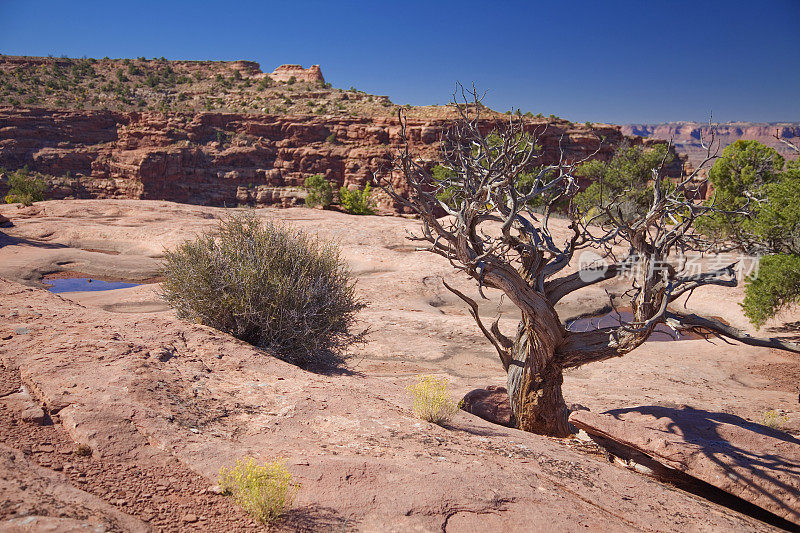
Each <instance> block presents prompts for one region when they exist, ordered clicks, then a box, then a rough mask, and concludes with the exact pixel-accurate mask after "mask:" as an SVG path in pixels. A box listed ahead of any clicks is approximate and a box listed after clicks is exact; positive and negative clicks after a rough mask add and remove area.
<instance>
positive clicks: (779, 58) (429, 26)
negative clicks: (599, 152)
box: [0, 0, 800, 123]
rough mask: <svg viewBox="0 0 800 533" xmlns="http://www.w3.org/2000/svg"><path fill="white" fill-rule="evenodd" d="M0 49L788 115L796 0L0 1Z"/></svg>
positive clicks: (618, 116) (594, 111)
mask: <svg viewBox="0 0 800 533" xmlns="http://www.w3.org/2000/svg"><path fill="white" fill-rule="evenodd" d="M0 53H3V54H11V55H48V54H52V55H55V56H60V55H67V56H70V57H82V56H87V57H103V56H109V57H138V56H146V57H160V56H164V57H166V58H168V59H212V60H233V59H252V60H255V61H258V62H259V63H260V64H261V67H262V69H263V70H272V69H273V68H274V67H275V66H277V65H279V64H282V63H300V64H302V65H304V66H308V65H310V64H315V63H318V64H320V65H321V67H322V71H323V74H324V75H325V77H326V79H327V80H328V81H330V82H331V83H333V85H334V86H335V87H343V88H348V87H350V86H354V87H356V88H358V89H362V90H365V91H367V92H370V93H373V94H386V95H389V96H390V97H391V98H392V100H393V101H394V102H396V103H399V104H406V103H410V104H414V105H423V104H431V103H440V104H442V103H446V102H447V101H448V100H449V99H450V95H451V93H452V92H453V87H454V84H455V82H456V81H461V82H463V83H468V84H471V83H475V84H476V85H477V86H478V87H479V88H480V89H483V90H487V91H488V94H487V97H486V103H487V104H488V105H490V106H491V107H493V108H495V109H498V110H501V111H504V110H507V109H516V108H520V109H522V110H523V111H532V112H534V113H539V112H541V113H544V114H545V115H548V114H550V113H554V114H556V115H559V116H562V117H565V118H568V119H571V120H574V121H580V122H584V121H593V122H614V123H627V122H662V121H675V120H696V121H705V120H707V119H708V116H709V113H711V112H713V115H714V119H715V120H719V121H731V120H744V121H800V0H763V1H761V2H754V1H752V0H749V1H747V2H742V1H738V0H724V1H723V0H708V1H705V2H697V1H696V0H695V1H691V2H690V1H683V0H675V1H667V0H640V1H615V0H605V1H600V0H595V1H588V0H586V1H584V0H572V1H567V0H562V1H558V0H550V1H547V2H538V1H529V2H511V1H502V0H495V1H482V2H472V1H461V2H449V1H448V2H444V1H442V2H434V1H427V2H425V1H414V0H409V1H404V2H398V1H395V2H382V1H371V2H368V1H364V2H355V1H353V2H348V1H339V2H334V1H327V2H324V1H314V2H311V1H309V2H302V1H296V2H268V1H262V2H255V1H253V2H250V1H242V2H235V1H228V2H202V1H200V0H197V1H193V2H184V1H174V2H170V1H168V0H163V1H161V2H149V1H142V2H116V1H113V0H107V1H104V2H80V1H72V2H65V1H63V0H62V1H37V2H31V1H11V0H0Z"/></svg>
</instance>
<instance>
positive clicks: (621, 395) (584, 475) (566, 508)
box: [0, 200, 800, 531]
mask: <svg viewBox="0 0 800 533" xmlns="http://www.w3.org/2000/svg"><path fill="white" fill-rule="evenodd" d="M228 213H230V210H225V209H221V208H212V207H200V206H191V205H180V204H174V203H170V202H163V201H147V200H144V201H133V200H73V201H48V202H41V203H37V204H35V205H34V206H32V207H30V208H25V209H18V208H17V207H16V206H13V205H8V206H0V214H2V215H4V216H7V217H8V218H9V219H11V221H12V222H13V223H14V226H13V227H10V228H7V229H3V230H2V231H3V233H4V234H5V235H0V239H2V241H0V277H2V279H0V372H2V377H3V379H2V380H0V424H2V426H0V468H2V471H3V476H0V501H4V502H7V503H5V504H4V506H3V507H0V529H4V530H8V529H11V530H14V528H18V527H22V525H23V524H22V522H21V520H27V522H26V523H27V524H29V526H27V527H40V528H44V527H51V528H54V529H67V528H69V527H74V528H78V527H106V528H110V529H124V530H133V531H136V530H144V528H146V527H148V525H149V526H150V527H156V528H164V529H171V530H182V531H183V530H197V531H202V530H225V531H238V530H249V529H252V528H254V527H255V526H254V524H252V522H249V521H248V519H247V517H246V516H243V515H242V513H241V512H239V511H237V509H236V508H235V506H234V505H233V504H232V502H230V500H227V499H225V498H224V497H222V496H219V495H217V494H215V493H214V492H213V491H211V490H207V488H208V487H210V486H211V485H213V484H214V483H215V479H216V474H217V471H218V469H219V467H220V466H223V465H229V464H231V463H232V462H233V461H234V460H235V459H237V458H240V457H243V456H245V455H254V456H256V457H258V458H260V459H268V458H271V457H275V456H283V457H286V458H287V460H288V463H287V464H288V467H289V469H290V470H291V472H292V473H293V475H294V476H295V477H296V479H297V480H299V481H300V482H302V488H301V490H300V492H299V493H298V497H297V501H296V502H295V506H294V509H293V511H292V512H291V513H290V514H289V516H288V517H287V521H286V522H285V523H284V524H283V527H284V528H286V529H295V530H296V529H306V530H326V529H345V530H347V529H357V530H364V531H387V530H389V531H392V530H394V531H408V530H419V531H443V530H444V531H474V530H477V529H481V530H484V529H493V528H498V529H505V530H526V531H530V530H534V531H536V530H540V531H553V530H559V531H561V530H564V531H575V530H586V529H589V530H615V531H622V530H625V531H628V530H630V531H634V530H648V531H674V530H705V531H768V530H772V527H771V526H768V525H766V524H764V523H763V522H759V521H757V520H755V519H753V518H750V517H748V516H744V515H742V514H739V513H737V512H735V511H733V510H730V509H727V508H725V507H721V506H719V505H716V504H714V503H711V502H709V501H707V500H704V499H702V498H699V497H697V496H694V495H691V494H688V493H685V492H683V491H681V490H678V489H676V488H674V487H672V486H670V485H664V484H662V483H660V482H657V481H654V480H652V479H649V478H648V477H645V476H643V475H641V474H639V473H636V472H633V471H630V470H627V469H624V468H620V467H618V466H615V465H613V464H611V463H609V462H608V461H607V460H606V459H605V458H604V457H602V455H596V448H593V447H591V446H589V445H588V444H587V443H586V442H585V441H582V440H575V439H567V440H562V441H559V440H555V439H549V438H544V437H540V436H537V435H532V434H526V433H523V432H520V431H517V430H514V429H510V428H505V427H502V426H497V425H493V424H490V423H488V422H486V421H483V420H481V419H479V418H477V417H475V416H473V415H471V414H468V413H465V412H460V413H458V414H457V415H456V417H455V418H454V420H453V423H452V425H451V426H450V427H448V428H442V427H439V426H434V425H431V424H428V423H425V422H422V421H419V420H416V419H414V418H413V416H412V414H411V412H410V408H409V399H408V397H407V395H406V392H405V387H406V386H407V385H408V384H410V383H411V382H413V380H414V379H415V377H416V376H417V375H418V374H421V373H437V374H439V375H445V376H448V377H449V378H450V379H451V381H452V386H453V389H454V391H453V392H454V394H456V395H462V394H464V393H466V392H468V391H469V390H472V389H475V388H476V387H478V386H484V385H495V386H497V385H504V384H505V374H504V372H503V371H502V367H501V366H500V364H499V362H498V361H497V356H496V354H494V352H493V350H492V348H491V346H489V345H488V343H487V342H485V341H484V340H483V338H482V337H481V336H480V333H479V332H478V331H476V329H477V328H476V327H475V326H474V323H473V321H472V318H471V317H470V316H469V315H468V313H467V312H466V310H465V309H464V306H463V305H462V304H461V303H460V301H457V300H456V299H455V297H454V296H452V295H451V294H450V293H449V292H447V291H446V290H444V289H443V288H442V286H441V283H440V281H439V279H440V277H442V278H444V279H446V280H447V281H448V283H451V284H453V285H454V286H456V287H459V288H461V289H462V290H471V285H470V283H469V282H468V281H467V280H464V279H462V278H460V277H459V276H458V275H457V274H456V273H455V272H453V269H452V267H451V266H450V265H449V264H447V262H446V261H445V260H443V259H442V258H439V257H438V256H435V255H433V254H427V253H423V252H417V251H415V249H414V247H413V243H411V244H409V243H408V241H406V240H405V235H406V234H407V232H408V231H409V230H413V229H415V228H416V227H417V222H415V221H413V220H407V219H403V218H398V217H358V218H356V217H352V216H348V215H344V214H341V213H335V212H326V211H320V210H313V209H306V208H290V209H270V208H266V209H260V210H258V211H257V213H258V215H259V216H261V217H265V218H267V217H269V218H274V219H277V220H282V221H286V222H288V223H291V224H293V225H295V226H297V227H299V228H301V229H304V230H306V231H310V232H313V233H315V234H317V235H319V236H320V237H322V238H324V239H329V240H335V241H337V242H338V243H339V244H340V245H341V246H342V249H343V257H344V258H345V260H347V261H348V263H349V264H350V266H351V268H352V269H353V270H354V272H355V273H356V275H357V276H358V279H359V282H358V293H359V296H360V297H362V298H363V299H365V300H366V301H367V303H368V304H369V307H368V308H367V309H365V310H364V311H363V312H362V313H361V316H360V323H361V324H362V325H363V326H370V327H371V328H372V330H373V331H372V333H371V335H370V337H369V340H368V342H367V344H365V345H363V346H359V347H357V348H356V349H354V350H353V351H352V353H351V355H352V357H351V358H350V359H349V362H348V364H347V369H348V372H344V373H341V374H331V375H326V374H314V373H310V372H306V371H303V370H300V369H298V368H296V367H293V366H291V365H288V364H285V363H283V362H281V361H279V360H277V359H275V358H273V357H270V356H269V355H267V354H265V353H263V352H261V351H259V350H256V349H254V348H252V347H250V346H248V345H246V344H244V343H242V342H239V341H237V340H235V339H232V338H231V337H229V336H227V335H224V334H221V333H219V332H216V331H214V330H211V329H209V328H206V327H203V326H199V325H196V324H190V323H187V322H184V321H180V320H177V319H176V318H175V317H174V315H173V313H172V312H171V311H170V310H169V309H167V308H165V306H164V305H163V303H161V302H160V301H159V300H158V297H157V296H156V293H155V290H156V286H154V285H142V286H139V287H134V288H130V289H121V290H118V291H109V292H105V293H92V294H90V293H75V294H63V295H55V294H52V293H49V292H47V291H45V290H42V289H40V288H36V287H35V285H36V280H37V279H38V276H40V275H42V274H43V273H46V272H53V271H59V270H73V271H81V272H85V273H86V274H88V275H91V276H98V277H100V276H114V275H116V276H119V277H125V278H129V279H143V278H146V277H149V276H152V275H153V274H154V273H155V272H156V271H157V269H158V264H159V260H158V258H159V256H160V255H161V254H162V253H163V249H164V247H171V246H174V245H175V244H176V243H178V242H180V241H181V240H182V239H185V238H188V237H191V236H192V235H194V234H196V233H197V232H199V231H202V230H204V229H207V228H209V227H211V226H212V225H213V224H214V223H215V222H216V220H218V219H219V218H221V217H224V216H226V215H227V214H228ZM563 226H564V227H562V228H556V230H557V231H556V234H554V238H562V237H564V236H565V235H566V232H567V227H566V223H565V224H564V225H563ZM356 228H357V230H356ZM104 252H105V253H104ZM107 252H118V255H114V254H112V253H107ZM604 289H608V290H611V291H614V290H618V288H615V286H613V285H612V286H603V287H598V288H596V290H590V291H587V292H586V293H585V294H581V298H580V299H578V298H567V299H565V300H563V301H561V302H559V304H558V305H559V307H558V311H559V313H561V315H562V316H563V317H568V316H574V315H577V314H580V312H582V311H585V310H586V309H587V308H594V307H596V306H597V304H598V303H602V302H604V301H605V300H606V298H607V296H606V294H605V292H604ZM472 290H474V289H472ZM488 295H489V297H490V298H492V303H487V304H486V307H485V312H486V313H487V314H493V313H494V311H495V309H497V308H498V306H499V308H501V309H504V310H506V311H509V309H508V304H507V303H506V304H503V303H501V302H499V301H498V299H497V296H498V295H497V294H496V293H493V292H491V291H489V292H488ZM741 297H742V289H741V288H736V289H723V288H710V290H708V291H704V292H703V293H702V294H700V293H698V294H695V295H694V296H693V297H692V299H690V300H689V302H688V304H687V305H688V307H689V308H690V309H694V310H697V311H698V312H703V313H708V312H709V310H713V311H714V312H715V313H716V314H720V315H722V316H724V317H725V318H726V319H728V320H729V321H730V322H731V323H733V324H734V325H736V326H739V327H744V328H747V327H748V326H747V322H746V320H745V318H744V317H743V316H742V314H741V311H740V309H739V308H738V306H737V305H736V303H737V302H738V301H740V300H741ZM506 315H507V316H506V317H505V318H503V319H502V320H501V322H500V326H501V328H504V329H505V330H507V329H510V328H513V327H514V326H515V318H514V316H513V313H506ZM798 318H800V317H798V314H797V313H794V314H787V315H785V316H781V317H780V320H778V319H775V320H773V321H771V322H770V323H768V324H767V325H766V327H768V328H778V327H781V326H782V325H783V323H784V322H789V321H793V320H797V319H798ZM165 354H167V355H165ZM798 376H800V361H798V359H797V357H796V356H793V355H791V354H785V353H778V352H775V351H771V350H768V349H757V348H751V347H745V346H741V345H728V344H723V343H709V342H706V341H703V340H688V341H681V342H672V343H648V344H646V345H644V346H643V347H641V348H639V349H637V350H636V351H635V352H634V353H632V354H630V355H628V356H626V357H623V358H619V359H617V360H611V361H606V362H604V363H599V364H595V365H588V366H586V367H582V368H580V369H576V370H575V371H572V372H569V373H568V374H567V375H566V376H565V387H564V391H565V397H566V398H567V401H568V403H580V404H582V405H585V406H586V408H588V409H591V412H593V413H594V412H598V413H599V412H603V411H607V410H615V409H616V410H622V409H628V408H632V407H634V408H639V407H647V406H653V407H660V408H662V409H664V408H666V409H671V408H674V407H677V406H679V405H682V404H690V405H692V407H693V408H694V409H695V410H698V411H701V412H704V413H706V414H708V415H711V414H714V413H717V414H720V413H727V414H729V415H728V418H727V420H731V419H733V418H734V417H733V416H730V414H735V416H736V417H741V418H742V419H747V420H749V421H751V422H752V421H758V420H760V417H761V414H762V413H763V412H764V410H766V409H779V410H781V411H783V412H785V413H787V421H786V429H787V430H789V431H792V432H797V431H798V430H800V416H799V415H798V414H797V409H796V401H797V397H796V396H797V392H796V386H797V379H798ZM32 407H33V408H35V407H39V408H42V409H43V410H44V411H45V412H46V413H47V415H48V417H50V418H51V419H52V420H53V423H54V425H52V426H48V425H45V426H39V425H36V424H35V423H34V422H24V421H23V420H22V418H21V416H22V413H23V412H28V413H32V412H33V411H32V410H30V409H31V408H32ZM37 414H38V413H37ZM623 418H624V417H623ZM634 418H635V417H634ZM634 425H635V424H634ZM655 429H657V428H655ZM652 430H653V429H651V430H649V431H652ZM638 438H639V434H638V433H637V434H635V436H630V435H629V439H630V440H634V441H636V439H638ZM670 438H675V437H674V435H673V436H672V437H670ZM637 442H638V441H637ZM752 442H754V443H756V444H757V443H758V442H759V441H758V440H757V439H756V440H753V441H752ZM75 443H79V444H85V445H88V446H89V448H88V450H90V451H91V454H92V455H91V456H77V455H75V454H72V453H71V450H72V449H73V448H74V446H75ZM582 450H586V451H582ZM587 451H589V452H592V453H594V455H593V454H592V453H587ZM749 452H750V455H749V457H751V458H752V459H753V460H757V457H758V456H759V455H761V452H762V450H760V449H757V448H754V449H752V450H749ZM737 471H738V470H737ZM30 524H34V526H30Z"/></svg>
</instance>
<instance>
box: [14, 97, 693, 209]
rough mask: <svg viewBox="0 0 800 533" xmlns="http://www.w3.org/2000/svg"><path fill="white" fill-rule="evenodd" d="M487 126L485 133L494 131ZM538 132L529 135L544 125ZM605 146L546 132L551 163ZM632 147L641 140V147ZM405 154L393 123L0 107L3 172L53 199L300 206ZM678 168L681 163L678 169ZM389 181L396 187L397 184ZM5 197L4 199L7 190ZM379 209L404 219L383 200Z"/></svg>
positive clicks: (584, 130) (432, 142) (413, 129)
mask: <svg viewBox="0 0 800 533" xmlns="http://www.w3.org/2000/svg"><path fill="white" fill-rule="evenodd" d="M448 124H449V122H448V121H447V120H430V121H422V120H416V121H415V120H409V123H408V128H407V135H408V137H409V140H410V142H411V143H412V149H413V150H414V151H416V152H417V153H419V154H420V156H421V157H423V158H433V157H435V155H436V152H437V148H438V141H439V137H440V134H441V132H442V131H443V129H445V128H447V127H448ZM493 124H494V123H493V122H489V121H487V122H486V123H485V124H484V127H485V128H486V130H487V131H489V130H490V129H491V127H492V126H493ZM543 126H544V125H543V124H536V123H531V124H530V128H531V129H534V128H536V129H539V130H541V129H542V128H543ZM598 137H603V138H605V139H606V142H604V143H603V146H602V147H601V148H600V150H599V152H598V154H597V155H596V157H598V158H600V159H608V158H610V157H611V155H612V154H613V150H614V148H615V147H616V146H617V145H618V144H619V143H620V142H622V141H623V139H624V136H623V135H622V134H621V133H620V130H619V127H618V126H595V127H594V131H592V130H590V128H589V127H587V126H584V125H573V124H570V123H568V122H566V121H558V122H553V123H550V124H548V125H547V128H546V130H545V133H544V134H543V135H542V136H541V138H540V141H539V143H540V144H541V145H542V147H543V149H544V161H543V163H544V164H549V163H553V162H557V161H558V158H559V152H560V148H559V145H560V146H561V149H563V151H564V153H565V155H566V157H567V158H568V159H571V160H573V161H574V160H578V159H581V158H584V157H586V156H587V155H589V154H591V153H593V152H594V151H595V150H596V149H597V148H598V143H599V141H598ZM631 142H634V143H636V142H642V141H641V139H638V140H637V139H633V140H632V141H631ZM400 147H401V138H400V125H399V123H398V121H397V119H390V118H380V117H373V118H367V117H361V118H357V117H332V116H311V115H304V116H286V115H252V114H222V113H197V114H182V113H166V114H165V113H136V112H128V113H123V112H114V111H63V110H62V111H59V110H44V109H24V108H0V166H2V167H5V168H9V169H16V168H20V167H22V166H24V165H28V167H29V168H30V169H31V170H35V171H39V172H42V173H45V174H48V175H51V176H54V178H53V179H52V180H51V190H50V192H49V195H50V197H52V198H69V197H75V198H136V199H161V200H171V201H177V202H185V203H194V204H202V205H228V206H231V205H236V204H250V205H254V204H261V205H266V204H279V205H283V206H289V205H295V204H298V203H300V202H302V200H303V198H304V197H305V193H304V191H303V190H302V188H301V187H302V185H303V182H304V181H305V178H306V177H308V176H310V175H312V174H322V175H324V176H325V177H326V178H327V179H328V180H329V181H331V182H333V183H334V184H335V185H336V186H337V187H338V186H341V185H344V186H346V187H351V188H352V187H359V188H360V187H363V186H364V184H365V183H366V182H367V181H369V180H371V179H372V176H373V173H385V172H387V171H388V170H389V168H390V165H391V159H392V157H393V153H394V151H395V150H397V149H399V148H400ZM679 166H680V165H678V168H679ZM392 180H393V181H394V183H395V186H396V187H397V188H398V189H399V190H403V183H402V180H401V179H400V177H399V176H396V175H395V176H393V178H392ZM0 192H2V191H0ZM376 196H377V200H378V204H379V208H381V209H383V210H389V211H391V210H397V209H398V207H397V206H396V205H394V204H392V203H391V202H390V200H389V199H388V198H387V197H384V196H382V195H381V194H377V195H376Z"/></svg>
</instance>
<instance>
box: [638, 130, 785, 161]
mask: <svg viewBox="0 0 800 533" xmlns="http://www.w3.org/2000/svg"><path fill="white" fill-rule="evenodd" d="M714 129H715V130H716V138H717V140H718V141H719V143H720V147H721V148H724V147H726V146H728V145H729V144H733V143H734V142H736V141H737V140H739V139H745V140H755V141H759V142H761V143H763V144H765V145H767V146H771V147H773V148H775V149H776V150H777V151H778V152H779V153H780V154H781V155H783V156H784V157H787V158H794V157H797V154H796V153H795V152H793V151H792V150H791V149H789V148H788V147H787V146H786V145H785V144H783V143H781V142H780V141H779V140H778V139H776V138H775V136H776V135H777V136H778V137H779V138H781V139H787V140H789V141H792V142H794V143H795V144H798V145H800V124H798V123H791V122H786V123H776V124H761V123H753V122H733V123H728V124H714ZM622 133H624V134H625V135H640V136H642V137H646V138H649V139H659V140H664V141H668V140H670V139H672V140H673V142H674V143H675V148H676V150H677V151H678V152H679V153H683V154H686V156H687V157H688V159H689V162H690V163H691V164H692V165H694V166H695V167H696V166H698V165H699V164H700V163H701V162H702V161H703V159H704V157H705V156H706V150H705V149H704V148H703V147H702V146H701V140H705V141H706V143H708V142H709V139H710V127H709V125H708V124H702V123H699V122H668V123H665V124H626V125H624V126H622ZM720 153H722V152H721V150H720Z"/></svg>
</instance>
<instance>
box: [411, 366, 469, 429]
mask: <svg viewBox="0 0 800 533" xmlns="http://www.w3.org/2000/svg"><path fill="white" fill-rule="evenodd" d="M449 385H450V383H449V381H448V380H447V378H437V377H436V376H420V377H419V380H418V381H417V382H416V383H415V384H413V385H410V386H409V387H408V391H409V393H410V394H411V410H412V411H413V412H414V414H415V415H416V416H418V417H419V418H421V419H422V420H425V421H427V422H432V423H434V424H438V425H440V426H441V425H442V424H446V423H447V422H449V421H450V420H451V419H452V418H453V415H454V414H456V412H457V411H458V409H459V407H460V405H459V402H456V401H454V400H453V399H452V398H451V397H450V390H449Z"/></svg>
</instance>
